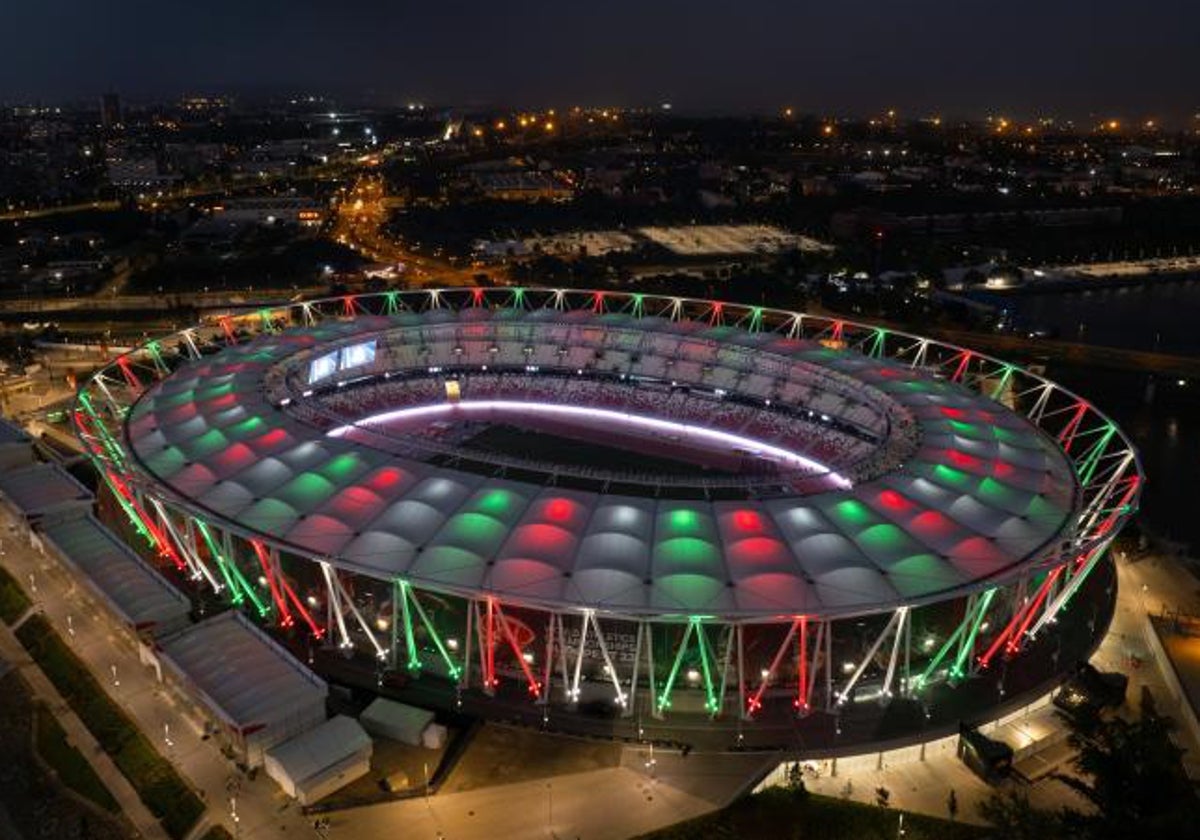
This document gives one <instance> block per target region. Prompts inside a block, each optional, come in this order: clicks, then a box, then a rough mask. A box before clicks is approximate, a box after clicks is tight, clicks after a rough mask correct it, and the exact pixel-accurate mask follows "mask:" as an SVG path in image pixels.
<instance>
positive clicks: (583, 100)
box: [0, 0, 1200, 123]
mask: <svg viewBox="0 0 1200 840" xmlns="http://www.w3.org/2000/svg"><path fill="white" fill-rule="evenodd" d="M10 14H11V18H12V20H11V24H12V25H10V26H8V27H6V29H5V34H4V35H0V47H3V52H2V53H0V54H2V55H4V58H3V59H0V67H4V68H5V69H4V72H3V73H2V74H0V79H2V80H3V81H0V100H4V101H9V102H18V101H65V100H88V99H92V100H94V99H95V97H97V96H99V94H100V93H101V92H103V91H105V90H117V91H120V92H121V93H122V94H123V95H126V96H127V97H129V98H131V99H134V100H136V99H156V98H162V97H169V96H174V95H178V94H181V93H184V92H187V91H202V92H212V91H232V92H235V93H238V94H245V95H255V94H259V95H266V94H273V93H285V92H295V91H300V90H312V91H314V92H327V93H329V94H331V95H333V96H335V97H338V98H345V99H347V100H356V101H368V102H378V103H379V104H394V103H397V102H402V101H404V100H406V99H416V100H420V101H426V102H433V103H439V104H454V105H460V106H465V107H470V106H475V105H485V104H496V103H506V104H511V105H514V106H517V107H536V106H539V105H550V104H559V105H562V104H567V103H571V104H574V103H580V104H600V103H602V104H609V105H618V106H645V105H652V104H657V103H662V102H670V103H672V104H673V105H674V107H675V109H676V110H677V111H680V112H686V113H695V112H706V111H708V112H711V111H722V110H724V111H729V112H738V113H751V112H758V113H763V112H773V111H778V110H779V109H780V108H782V107H785V106H791V107H794V108H795V109H796V111H797V113H808V112H813V113H835V114H869V113H876V112H879V111H882V110H886V109H888V108H896V109H897V110H898V111H899V112H900V113H901V114H905V115H912V116H918V115H922V114H931V113H938V114H945V115H952V116H964V117H980V116H983V115H985V114H988V113H1019V114H1023V115H1026V116H1028V117H1031V118H1032V117H1036V116H1040V115H1043V114H1053V115H1055V116H1058V117H1060V118H1063V119H1076V120H1079V119H1083V118H1086V117H1087V116H1088V115H1098V116H1108V115H1122V116H1127V117H1128V118H1131V119H1133V118H1149V117H1154V118H1156V119H1159V120H1161V121H1163V122H1165V123H1169V122H1179V121H1180V120H1182V119H1184V118H1188V117H1190V116H1191V115H1192V114H1194V113H1195V111H1196V110H1197V108H1198V107H1200V102H1198V101H1197V100H1196V98H1195V96H1194V93H1193V91H1194V90H1195V88H1196V83H1197V82H1198V81H1200V71H1198V70H1197V69H1196V68H1195V66H1194V64H1193V63H1190V62H1189V61H1188V59H1187V50H1188V49H1189V47H1190V46H1191V44H1190V33H1192V32H1195V31H1197V27H1200V9H1197V8H1196V7H1194V6H1191V5H1189V4H1184V3H1180V2H1175V0H1155V2H1153V3H1151V4H1149V6H1148V8H1147V7H1143V8H1142V9H1140V11H1139V15H1138V17H1137V19H1136V20H1135V21H1131V20H1130V18H1129V14H1128V11H1127V9H1126V8H1125V7H1124V6H1122V5H1121V4H1118V3H1116V2H1113V0H1100V2H1097V3H1093V4H1090V8H1088V9H1087V10H1086V11H1084V12H1080V11H1079V10H1078V9H1077V8H1076V6H1075V4H1069V3H1062V2H1051V3H1042V4H1033V3H1028V2H1019V3H1016V4H1010V5H1009V6H1007V7H1005V8H1003V9H996V8H993V7H985V6H983V4H980V3H973V2H971V3H965V4H964V3H950V2H948V1H947V0H920V2H918V3H916V4H914V5H910V6H906V7H905V8H892V7H890V6H880V7H878V8H875V7H870V8H863V7H856V8H852V9H834V8H828V7H814V6H812V4H808V5H805V6H797V7H783V6H780V5H779V4H775V3H771V2H765V0H751V2H750V3H748V4H743V5H741V6H740V7H739V9H738V11H737V13H736V14H732V13H731V12H730V11H729V10H727V9H725V8H724V7H721V6H718V5H717V4H709V3H704V2H701V3H699V4H697V3H692V4H689V5H687V6H683V5H678V4H657V5H655V6H654V7H651V8H642V7H640V6H638V5H637V4H631V3H628V2H625V0H618V2H616V3H610V4H607V5H606V6H604V7H603V8H599V7H590V6H575V7H566V8H563V7H559V6H555V5H551V4H547V3H544V2H541V0H518V2H516V3H513V4H508V5H506V6H504V7H496V6H491V5H486V4H480V3H476V2H469V3H464V4H457V5H455V6H453V7H447V8H441V7H430V8H416V9H409V8H403V9H402V8H396V7H393V6H390V5H387V4H382V3H378V2H366V1H365V0H359V2H351V3H349V4H343V5H341V6H338V7H337V8H336V9H334V8H328V7H325V6H316V5H315V4H281V3H276V2H273V1H272V2H265V3H258V4H255V5H254V6H253V7H252V8H249V9H244V8H239V7H237V6H235V4H233V3H230V2H227V0H216V2H215V3H213V4H210V5H209V6H206V7H205V8H204V9H183V8H172V9H169V10H166V11H157V10H156V11H149V10H147V9H145V8H143V7H142V6H141V5H140V4H137V3H132V2H127V1H126V0H121V2H117V3H114V4H106V5H105V6H103V7H93V6H92V5H91V4H84V3H79V2H78V0H62V1H61V2H59V3H57V4H55V5H54V6H53V7H50V6H38V7H35V6H23V7H20V8H17V9H14V10H12V12H11V13H10Z"/></svg>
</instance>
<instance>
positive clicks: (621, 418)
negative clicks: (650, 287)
mask: <svg viewBox="0 0 1200 840" xmlns="http://www.w3.org/2000/svg"><path fill="white" fill-rule="evenodd" d="M487 411H511V412H523V413H527V414H546V415H554V416H558V417H572V418H578V419H581V420H590V421H596V420H600V421H607V422H612V423H617V424H623V425H625V426H628V427H634V428H640V429H649V430H653V431H659V432H667V433H668V434H672V435H678V436H680V437H688V438H692V439H696V440H700V441H707V442H711V443H715V444H721V445H724V446H731V447H737V448H740V449H745V450H747V451H748V452H750V453H751V454H754V455H760V456H763V457H766V458H770V459H772V460H774V461H779V462H782V463H784V464H787V465H789V466H791V467H792V468H794V469H802V470H805V471H808V472H811V473H813V474H816V475H825V474H827V475H828V476H829V477H830V478H832V479H833V480H834V481H835V482H837V484H839V485H840V486H841V487H843V488H847V489H848V488H849V487H850V486H851V482H850V480H849V479H847V478H845V477H844V476H842V475H839V474H838V473H836V472H834V471H833V470H832V469H830V468H829V467H828V466H826V465H825V464H822V463H821V462H820V461H816V460H813V459H812V458H809V457H807V456H805V455H801V454H800V453H798V452H792V451H791V450H790V449H783V448H782V447H779V446H772V445H771V444H769V443H764V442H763V441H761V440H755V439H754V438H748V437H743V436H741V435H735V434H733V433H732V432H724V431H721V430H719V429H710V428H707V427H705V426H693V425H691V424H690V423H679V422H677V421H674V420H663V419H661V418H659V417H645V416H643V415H640V414H630V413H628V412H625V411H612V410H610V409H604V408H585V407H582V406H574V405H557V404H555V403H543V402H525V401H523V400H464V401H462V402H456V403H436V404H434V405H418V406H413V407H411V408H398V409H393V410H392V411H384V412H381V413H379V414H372V415H371V416H369V417H364V418H362V419H361V420H359V421H357V422H356V423H352V424H349V425H346V426H338V427H337V428H335V429H331V430H330V431H329V433H328V434H329V436H330V437H342V436H343V435H346V434H348V433H350V432H352V431H354V430H355V429H359V428H361V427H362V426H367V425H375V424H380V423H393V422H396V421H398V420H408V419H412V418H416V417H429V416H436V415H439V414H455V413H463V414H471V413H478V412H487Z"/></svg>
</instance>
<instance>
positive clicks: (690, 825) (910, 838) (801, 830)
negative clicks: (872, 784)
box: [642, 788, 990, 840]
mask: <svg viewBox="0 0 1200 840" xmlns="http://www.w3.org/2000/svg"><path fill="white" fill-rule="evenodd" d="M899 820H900V812H899V811H896V810H893V809H891V808H879V807H875V806H872V805H863V804H862V803H859V802H847V801H845V800H842V799H833V798H831V797H827V796H817V795H815V794H807V795H805V794H795V793H793V792H792V791H790V790H785V789H783V788H772V789H770V790H766V791H763V792H762V793H758V794H754V795H753V796H747V797H744V798H742V799H739V800H738V801H737V802H734V803H733V804H732V805H730V806H729V807H728V808H725V809H723V810H720V811H716V812H714V813H712V814H706V815H705V816H703V817H697V818H696V819H694V820H688V821H687V822H683V823H680V824H679V825H675V826H671V827H670V828H664V829H662V830H661V831H655V832H652V833H650V834H646V835H643V837H642V840H740V838H743V837H770V838H771V840H876V838H878V840H895V838H896V837H897V835H898V829H899ZM989 836H990V835H989V832H988V830H987V829H986V828H981V827H979V826H975V825H965V824H963V823H953V822H950V821H949V820H942V819H937V818H935V817H926V816H922V815H919V814H911V813H908V812H905V813H904V838H905V840H978V838H984V837H989Z"/></svg>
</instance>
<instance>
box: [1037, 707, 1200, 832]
mask: <svg viewBox="0 0 1200 840" xmlns="http://www.w3.org/2000/svg"><path fill="white" fill-rule="evenodd" d="M1068 721H1069V722H1070V724H1071V735H1070V742H1071V745H1072V746H1074V747H1075V748H1076V749H1077V750H1079V753H1078V755H1076V756H1075V758H1074V759H1073V760H1072V764H1073V766H1074V768H1075V770H1076V771H1077V773H1078V774H1079V775H1078V776H1074V775H1065V774H1055V778H1057V779H1058V780H1059V781H1060V782H1062V783H1063V784H1065V785H1067V786H1068V787H1070V788H1071V789H1072V790H1074V791H1076V792H1077V793H1078V794H1079V795H1080V796H1082V797H1083V798H1084V799H1086V800H1087V801H1088V802H1090V803H1091V804H1092V805H1093V806H1094V807H1095V809H1096V813H1095V814H1078V813H1069V814H1067V815H1066V818H1067V820H1068V821H1069V822H1070V823H1072V824H1073V825H1075V826H1076V827H1078V829H1079V830H1080V831H1081V832H1082V833H1084V834H1085V835H1086V836H1089V837H1095V838H1109V837H1112V838H1116V837H1131V836H1135V835H1139V834H1141V835H1147V833H1148V832H1149V835H1150V836H1165V835H1166V834H1167V833H1169V832H1170V831H1172V830H1175V827H1178V829H1179V830H1184V832H1185V833H1190V831H1189V830H1190V829H1194V827H1195V825H1196V822H1197V821H1200V799H1198V798H1197V795H1196V789H1195V787H1194V786H1193V785H1192V783H1191V781H1189V779H1188V777H1187V775H1186V774H1185V773H1184V769H1183V762H1182V757H1183V750H1181V749H1180V748H1179V747H1178V746H1176V745H1175V742H1174V741H1172V740H1171V733H1172V731H1173V730H1174V729H1175V723H1174V721H1172V720H1171V719H1170V718H1169V717H1166V716H1163V715H1160V714H1159V713H1158V709H1157V708H1156V707H1155V703H1154V698H1153V695H1151V694H1150V692H1149V691H1148V690H1146V689H1144V688H1143V690H1142V703H1141V714H1140V715H1139V717H1138V718H1137V719H1136V720H1133V721H1128V720H1125V719H1123V718H1119V717H1113V718H1111V719H1107V720H1105V719H1100V718H1098V717H1094V716H1092V717H1087V716H1085V717H1081V718H1077V719H1074V718H1068Z"/></svg>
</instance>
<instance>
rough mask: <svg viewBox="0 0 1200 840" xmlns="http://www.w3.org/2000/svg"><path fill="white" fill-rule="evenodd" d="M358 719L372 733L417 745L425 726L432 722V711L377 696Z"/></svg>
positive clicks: (419, 742)
mask: <svg viewBox="0 0 1200 840" xmlns="http://www.w3.org/2000/svg"><path fill="white" fill-rule="evenodd" d="M358 719H359V722H361V723H362V725H363V728H364V729H366V730H367V731H368V732H370V733H371V734H372V735H379V736H381V737H383V738H391V739H392V740H393V741H399V742H400V743H402V744H408V745H410V746H413V747H419V746H420V745H421V736H422V734H423V733H424V732H425V729H426V727H428V726H429V725H430V724H431V723H433V712H429V711H426V710H425V709H418V708H416V707H415V706H408V705H405V704H404V703H397V702H396V701H395V700H388V699H386V698H384V697H377V698H375V700H374V701H373V702H372V703H371V705H370V706H367V708H366V709H364V710H363V713H362V714H361V715H359V718H358Z"/></svg>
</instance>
